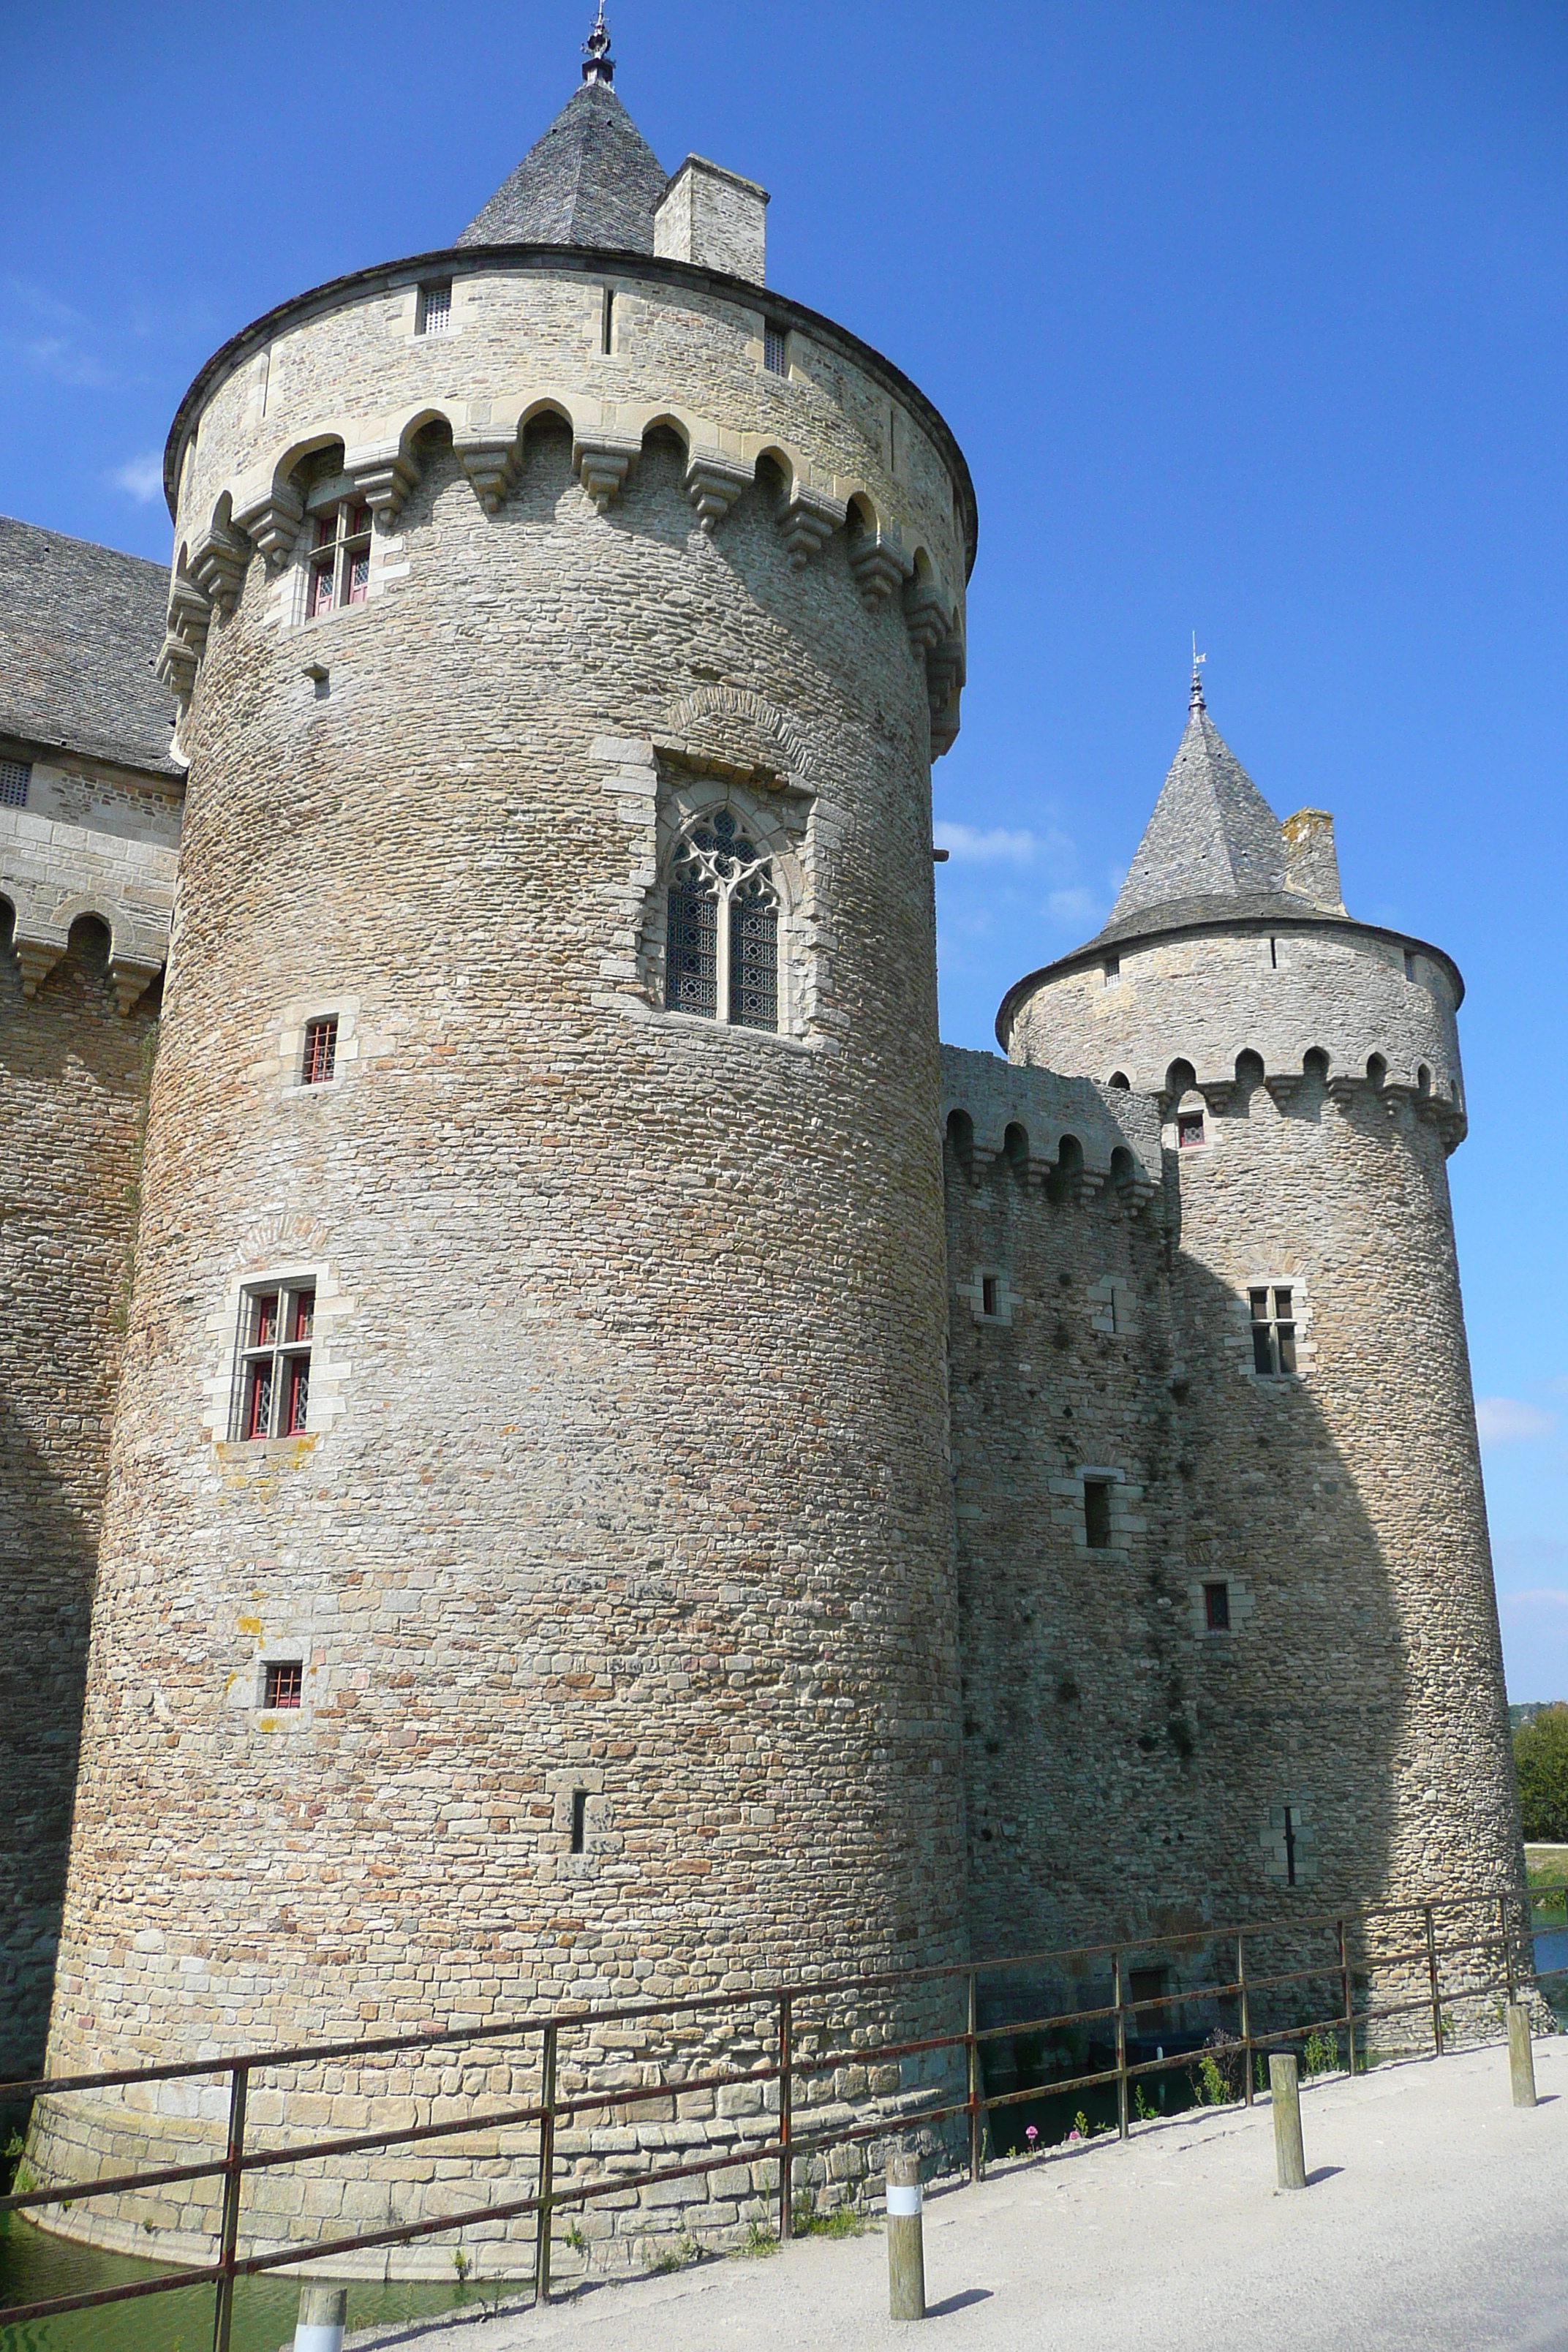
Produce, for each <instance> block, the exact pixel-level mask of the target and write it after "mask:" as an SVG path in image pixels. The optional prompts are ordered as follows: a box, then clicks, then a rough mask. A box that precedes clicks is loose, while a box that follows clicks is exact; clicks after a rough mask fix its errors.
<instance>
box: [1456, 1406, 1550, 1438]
mask: <svg viewBox="0 0 1568 2352" xmlns="http://www.w3.org/2000/svg"><path fill="white" fill-rule="evenodd" d="M1476 1427H1477V1428H1478V1429H1479V1432H1480V1436H1481V1444H1483V1445H1521V1444H1526V1443H1527V1442H1528V1441H1529V1440H1530V1439H1531V1438H1532V1437H1550V1436H1551V1435H1552V1433H1553V1431H1554V1430H1555V1429H1556V1427H1557V1416H1556V1414H1555V1413H1554V1412H1542V1408H1541V1407H1540V1405H1538V1404H1526V1403H1525V1402H1524V1401H1523V1399H1522V1398H1521V1397H1478V1398H1477V1399H1476Z"/></svg>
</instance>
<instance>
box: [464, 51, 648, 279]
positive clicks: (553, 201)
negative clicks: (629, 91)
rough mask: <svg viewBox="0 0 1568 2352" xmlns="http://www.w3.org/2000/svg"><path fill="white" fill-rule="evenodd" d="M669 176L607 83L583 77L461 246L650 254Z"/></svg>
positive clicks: (467, 230) (467, 233)
mask: <svg viewBox="0 0 1568 2352" xmlns="http://www.w3.org/2000/svg"><path fill="white" fill-rule="evenodd" d="M668 184H669V178H668V173H667V172H666V171H665V168H664V166H663V164H662V163H660V162H659V160H658V156H657V155H656V154H655V153H654V152H653V149H652V148H651V147H650V146H649V145H648V143H647V140H646V139H645V138H644V137H643V135H642V132H641V131H639V130H638V129H637V124H636V123H635V122H634V121H632V118H631V116H630V115H629V114H628V113H627V112H626V108H625V107H624V106H623V105H622V104H621V101H620V100H619V99H618V98H617V97H616V93H615V91H614V90H613V89H611V87H610V85H609V82H608V81H607V80H605V79H594V80H590V81H584V84H583V87H582V89H580V90H578V91H577V92H576V93H575V95H574V97H572V98H570V99H568V100H567V102H566V104H565V105H564V106H563V108H562V110H561V111H560V113H559V114H558V115H557V116H556V118H555V120H554V121H553V122H552V124H551V126H550V128H549V130H548V131H546V132H545V133H544V136H543V138H542V139H538V140H535V142H534V143H533V145H532V146H531V148H530V149H529V151H528V152H527V154H526V155H525V156H524V157H523V159H522V161H521V163H520V164H519V165H518V167H517V169H516V171H515V172H514V173H512V175H511V177H510V180H507V181H504V182H503V183H502V184H501V185H500V187H499V188H498V189H497V190H496V192H495V194H494V195H493V196H492V197H491V198H490V200H489V204H488V205H486V206H485V208H484V210H483V212H482V213H479V215H477V216H476V217H475V218H474V219H473V220H471V221H470V222H469V223H468V227H467V228H466V229H465V230H464V231H463V234H462V236H460V237H459V238H458V244H459V245H598V246H604V247H607V248H608V249H609V250H611V251H613V252H616V253H651V252H652V251H653V216H654V214H655V213H656V212H657V211H658V206H659V205H660V203H661V201H662V200H663V196H664V192H665V189H666V188H667V187H668Z"/></svg>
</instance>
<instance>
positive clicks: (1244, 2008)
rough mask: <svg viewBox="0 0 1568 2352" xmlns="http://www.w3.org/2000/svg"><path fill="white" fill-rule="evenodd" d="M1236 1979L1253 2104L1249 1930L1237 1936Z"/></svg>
mask: <svg viewBox="0 0 1568 2352" xmlns="http://www.w3.org/2000/svg"><path fill="white" fill-rule="evenodd" d="M1236 1981H1237V1985H1238V1986H1239V1987H1240V1989H1241V2061H1242V2064H1243V2065H1244V2066H1245V2067H1246V2069H1247V2105H1248V2106H1250V2105H1252V2068H1253V2058H1252V2005H1251V2001H1250V1999H1249V1997H1248V1994H1247V1931H1246V1929H1245V1928H1238V1929H1237V1937H1236Z"/></svg>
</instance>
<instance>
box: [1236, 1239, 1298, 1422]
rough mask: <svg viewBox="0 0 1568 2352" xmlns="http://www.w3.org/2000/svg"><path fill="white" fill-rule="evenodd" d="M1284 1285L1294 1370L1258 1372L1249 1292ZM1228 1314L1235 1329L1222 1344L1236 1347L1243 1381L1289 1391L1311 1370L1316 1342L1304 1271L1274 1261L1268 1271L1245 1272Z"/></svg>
mask: <svg viewBox="0 0 1568 2352" xmlns="http://www.w3.org/2000/svg"><path fill="white" fill-rule="evenodd" d="M1266 1287H1267V1288H1268V1289H1269V1290H1275V1289H1281V1288H1283V1289H1286V1290H1289V1293H1290V1297H1291V1305H1292V1306H1293V1307H1294V1308H1295V1310H1296V1313H1295V1324H1296V1369H1295V1370H1294V1371H1293V1372H1260V1371H1259V1370H1258V1368H1257V1366H1256V1365H1255V1364H1254V1362H1253V1360H1252V1296H1251V1294H1252V1293H1253V1291H1255V1290H1262V1289H1264V1288H1266ZM1230 1312H1231V1318H1232V1320H1233V1322H1234V1323H1235V1324H1236V1327H1237V1328H1236V1330H1235V1332H1234V1333H1233V1334H1232V1336H1231V1337H1229V1338H1227V1339H1226V1341H1225V1345H1226V1347H1227V1348H1233V1349H1236V1351H1237V1365H1236V1369H1237V1371H1238V1372H1239V1373H1240V1375H1241V1377H1242V1379H1243V1380H1245V1381H1251V1382H1252V1384H1253V1386H1254V1387H1255V1388H1257V1389H1258V1390H1260V1391H1263V1392H1264V1393H1265V1394H1267V1393H1268V1392H1269V1391H1275V1392H1276V1393H1278V1394H1280V1395H1289V1392H1290V1391H1291V1390H1292V1389H1293V1388H1294V1387H1295V1385H1296V1383H1297V1381H1300V1378H1301V1377H1302V1375H1303V1373H1305V1372H1308V1371H1310V1370H1311V1368H1312V1365H1313V1363H1314V1361H1315V1360H1316V1358H1317V1353H1318V1350H1317V1346H1316V1343H1315V1342H1314V1340H1313V1339H1312V1302H1311V1295H1310V1291H1309V1289H1308V1286H1307V1278H1306V1276H1305V1275H1302V1274H1299V1273H1293V1272H1292V1271H1291V1270H1290V1268H1289V1266H1288V1265H1283V1266H1281V1265H1276V1266H1275V1267H1274V1270H1273V1271H1272V1272H1271V1273H1268V1274H1265V1273H1264V1272H1263V1271H1262V1270H1261V1268H1259V1270H1258V1272H1256V1273H1253V1274H1248V1275H1247V1276H1245V1278H1244V1279H1243V1281H1242V1284H1241V1287H1240V1289H1239V1290H1238V1291H1237V1293H1236V1295H1235V1297H1233V1299H1232V1301H1231V1308H1230Z"/></svg>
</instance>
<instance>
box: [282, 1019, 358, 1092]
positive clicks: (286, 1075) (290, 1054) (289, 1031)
mask: <svg viewBox="0 0 1568 2352" xmlns="http://www.w3.org/2000/svg"><path fill="white" fill-rule="evenodd" d="M334 1018H335V1019H336V1022H337V1024H338V1042H337V1050H336V1052H335V1054H334V1055H333V1059H332V1075H331V1077H330V1078H323V1079H322V1080H321V1082H320V1084H319V1085H317V1086H313V1087H308V1086H306V1085H305V1083H304V1068H305V1025H306V1024H307V1022H310V1021H327V1020H332V1019H334ZM360 1051H361V1038H360V1034H359V998H358V997H357V996H333V995H331V994H330V993H328V992H326V991H323V992H322V993H321V995H319V996H296V997H291V998H290V999H289V1003H287V1004H286V1005H285V1006H284V1007H283V1010H282V1013H281V1016H280V1021H279V1030H278V1041H277V1047H276V1052H277V1067H278V1070H279V1076H280V1079H281V1083H280V1085H279V1100H280V1101H282V1102H285V1103H288V1104H290V1105H292V1104H295V1103H302V1102H314V1101H320V1100H324V1099H327V1098H329V1097H331V1096H333V1095H336V1094H341V1093H342V1089H343V1087H344V1086H345V1085H346V1084H347V1083H348V1080H349V1078H350V1076H351V1075H352V1073H353V1069H354V1066H355V1065H356V1064H357V1063H358V1061H359V1058H360Z"/></svg>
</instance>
